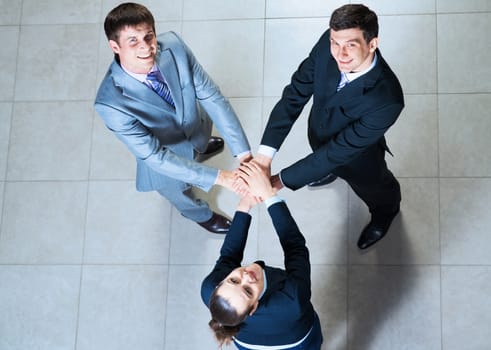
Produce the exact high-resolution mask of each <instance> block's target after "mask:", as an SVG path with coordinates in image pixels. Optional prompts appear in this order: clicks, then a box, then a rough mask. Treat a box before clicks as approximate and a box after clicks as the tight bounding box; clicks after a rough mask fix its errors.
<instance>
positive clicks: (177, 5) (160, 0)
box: [101, 0, 183, 22]
mask: <svg viewBox="0 0 491 350" xmlns="http://www.w3.org/2000/svg"><path fill="white" fill-rule="evenodd" d="M123 2H126V1H122V0H102V17H101V22H104V18H105V17H106V15H107V14H108V13H109V11H111V10H112V9H113V8H115V7H116V6H118V5H119V4H121V3H123ZM138 3H139V4H142V5H143V6H145V7H146V8H148V9H149V10H150V12H152V15H153V17H154V19H155V21H156V22H162V21H175V20H181V18H182V7H183V0H141V1H138Z"/></svg>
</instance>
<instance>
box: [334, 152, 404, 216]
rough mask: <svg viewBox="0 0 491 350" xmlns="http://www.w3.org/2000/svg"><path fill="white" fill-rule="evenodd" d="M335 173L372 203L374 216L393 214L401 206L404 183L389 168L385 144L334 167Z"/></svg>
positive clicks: (360, 195) (370, 206) (369, 207)
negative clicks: (400, 183) (400, 182)
mask: <svg viewBox="0 0 491 350" xmlns="http://www.w3.org/2000/svg"><path fill="white" fill-rule="evenodd" d="M332 173H333V174H335V175H337V176H338V177H340V178H342V179H344V180H345V181H346V182H347V183H348V184H349V185H350V187H351V188H352V189H353V191H354V192H355V193H356V194H357V195H358V197H360V198H361V199H362V200H363V202H365V204H366V205H367V206H368V209H369V210H370V213H371V214H372V218H373V219H374V220H377V218H380V219H383V218H384V217H387V216H391V214H393V213H394V211H396V210H398V209H399V204H400V202H401V187H400V185H399V182H397V180H396V178H395V177H394V175H393V174H392V173H391V171H390V170H389V169H388V168H387V163H386V162H385V149H384V148H383V146H382V145H380V144H375V145H372V146H370V147H368V148H367V149H366V150H365V151H364V152H363V153H362V154H361V155H360V156H358V157H357V158H356V159H355V160H353V161H351V162H350V163H348V164H346V165H343V166H340V167H338V168H336V169H334V171H333V172H332Z"/></svg>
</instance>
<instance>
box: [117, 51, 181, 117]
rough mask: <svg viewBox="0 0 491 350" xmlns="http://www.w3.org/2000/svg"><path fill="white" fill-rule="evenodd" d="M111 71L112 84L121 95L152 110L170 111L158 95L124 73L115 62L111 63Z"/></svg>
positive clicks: (170, 108)
mask: <svg viewBox="0 0 491 350" xmlns="http://www.w3.org/2000/svg"><path fill="white" fill-rule="evenodd" d="M111 71H112V77H113V80H114V84H115V85H116V86H118V87H119V88H120V89H121V90H122V92H123V95H125V96H127V97H130V98H131V99H136V100H138V101H139V102H141V103H145V104H148V105H150V106H152V107H154V108H155V107H158V108H161V109H165V110H167V111H169V112H170V111H172V107H171V106H169V105H168V104H167V103H166V102H165V101H164V100H163V99H162V98H161V97H160V96H159V95H157V94H156V93H155V92H154V91H152V89H150V88H149V87H148V86H146V85H145V84H143V83H142V82H140V81H138V80H137V79H135V78H133V77H132V76H131V75H129V74H128V73H126V72H125V71H124V70H123V68H121V66H120V65H119V64H118V63H117V62H116V61H114V62H113V64H112V66H111Z"/></svg>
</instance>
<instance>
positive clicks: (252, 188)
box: [221, 155, 283, 211]
mask: <svg viewBox="0 0 491 350" xmlns="http://www.w3.org/2000/svg"><path fill="white" fill-rule="evenodd" d="M240 161H241V163H240V166H239V167H238V168H237V169H235V170H234V171H231V172H228V171H223V172H221V173H225V174H223V175H225V176H226V181H225V182H223V183H222V185H223V186H224V187H226V188H228V189H229V190H231V191H233V192H235V193H237V194H238V195H239V196H240V197H241V201H240V203H239V206H238V208H237V209H238V210H243V211H248V210H249V209H250V208H251V207H253V206H254V205H256V204H258V203H260V202H262V201H264V200H265V199H268V198H271V197H273V196H274V195H276V192H278V191H279V190H280V189H281V188H283V185H282V183H281V181H280V179H279V175H273V176H271V159H270V158H268V157H265V156H262V155H258V156H257V157H256V158H254V159H253V158H252V157H251V156H249V157H244V158H243V159H241V160H240ZM221 175H222V174H221Z"/></svg>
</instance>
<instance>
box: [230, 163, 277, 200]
mask: <svg viewBox="0 0 491 350" xmlns="http://www.w3.org/2000/svg"><path fill="white" fill-rule="evenodd" d="M238 170H239V172H238V175H239V177H240V178H241V179H242V180H243V181H244V182H245V183H247V186H248V188H249V194H250V195H253V196H256V197H259V198H260V199H261V200H264V199H266V198H270V197H273V196H274V195H275V194H276V190H275V189H274V188H273V186H272V185H271V180H270V176H269V175H268V174H267V173H266V171H265V170H264V169H263V168H262V167H261V166H260V165H259V164H257V163H256V162H254V161H252V162H249V163H244V164H242V165H241V166H240V167H239V169H238Z"/></svg>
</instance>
